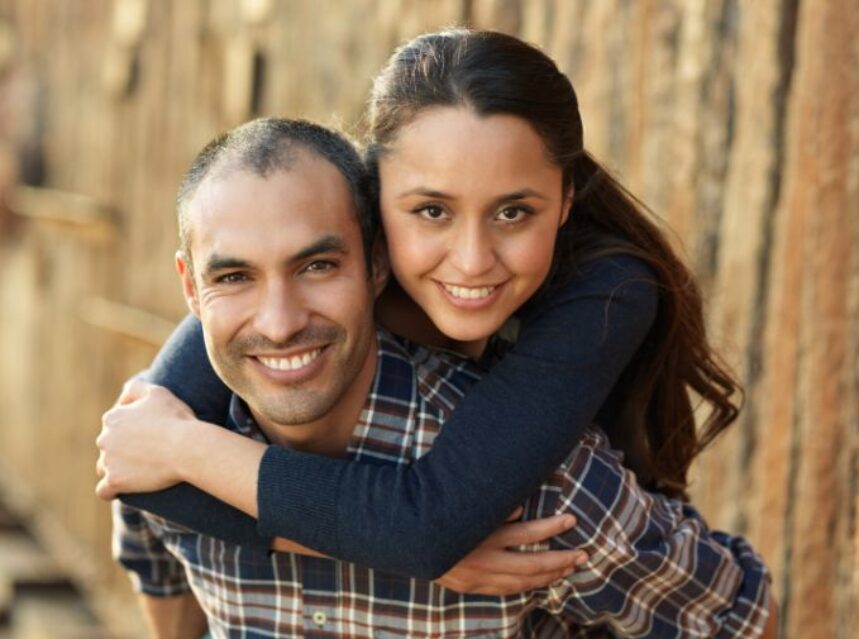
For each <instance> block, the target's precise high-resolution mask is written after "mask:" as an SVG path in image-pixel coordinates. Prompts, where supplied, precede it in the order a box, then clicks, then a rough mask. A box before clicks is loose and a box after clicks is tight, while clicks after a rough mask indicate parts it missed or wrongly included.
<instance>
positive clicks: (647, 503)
mask: <svg viewBox="0 0 859 639" xmlns="http://www.w3.org/2000/svg"><path fill="white" fill-rule="evenodd" d="M477 379H478V373H477V372H476V371H475V369H474V368H473V365H472V364H471V363H470V362H468V361H465V360H463V359H461V358H459V357H456V356H454V355H452V354H448V353H439V352H435V351H431V350H427V349H425V348H422V347H419V346H415V345H411V344H407V343H404V342H401V341H400V340H398V339H397V338H394V337H393V336H391V335H390V334H388V333H385V332H384V331H380V333H379V363H378V367H377V370H376V377H375V380H374V384H373V387H372V391H371V393H370V395H369V396H368V398H367V402H366V404H365V407H364V410H363V412H362V414H361V417H360V419H359V421H358V423H357V425H356V427H355V430H354V432H353V435H352V441H351V444H350V446H349V456H351V458H353V459H356V460H367V461H374V462H378V461H384V462H392V463H402V464H405V463H409V462H410V461H412V460H414V459H415V458H417V457H419V456H421V455H422V454H424V453H426V452H427V451H428V450H429V448H430V447H431V446H432V443H433V440H434V439H435V437H436V435H437V434H438V433H439V430H440V429H441V427H442V424H443V422H444V420H445V419H446V417H447V416H448V415H449V414H450V412H451V411H452V410H453V408H454V407H455V406H456V404H457V403H458V402H459V400H460V399H461V398H462V397H463V394H464V392H465V391H466V390H467V389H468V387H469V386H470V385H471V384H473V383H474V382H475V381H476V380H477ZM231 419H232V422H233V423H232V424H231V427H232V428H234V429H235V430H237V431H238V432H240V433H242V434H244V435H246V436H248V437H253V438H255V439H260V440H264V436H263V435H262V433H261V431H260V430H259V428H258V427H257V425H256V423H255V422H254V420H253V418H252V417H251V415H250V413H249V411H248V409H247V407H246V406H245V404H244V403H243V402H241V401H240V400H238V399H237V398H234V400H233V404H232V409H231ZM114 505H115V510H114V514H115V516H114V553H115V555H116V557H117V559H118V560H119V561H120V562H121V563H122V565H123V566H124V567H125V568H126V569H127V570H128V571H129V572H130V574H131V576H132V580H133V582H134V584H135V586H136V588H137V590H138V591H140V592H143V593H146V594H149V595H154V596H170V595H175V594H179V593H182V592H186V591H188V590H192V591H193V592H194V594H195V596H196V598H197V599H198V601H199V602H200V605H201V606H202V608H203V610H204V611H205V613H206V615H207V616H208V619H209V626H210V631H211V633H212V634H213V636H215V637H249V638H251V637H350V638H356V639H357V638H370V637H383V638H384V637H446V638H447V637H472V638H474V637H541V638H548V637H553V638H554V637H557V638H561V637H582V638H584V637H589V638H592V639H593V638H596V637H612V636H615V635H614V634H612V633H613V632H614V633H617V634H620V635H623V636H631V637H756V636H758V635H759V634H760V633H761V631H762V629H763V626H764V624H765V621H766V616H767V609H768V605H769V576H768V574H767V572H766V569H765V568H764V566H763V564H762V562H761V560H760V558H759V557H758V556H757V555H756V554H755V553H754V551H753V550H752V549H751V548H750V547H749V546H748V544H747V543H746V542H745V541H744V540H743V539H741V538H738V537H730V536H728V535H725V534H723V533H718V532H710V531H708V529H707V527H706V525H705V523H704V521H703V520H702V519H701V517H700V516H699V515H698V514H697V513H696V512H695V511H694V510H693V509H692V508H691V507H690V506H688V505H687V504H684V503H682V502H680V501H677V500H672V499H668V498H666V497H664V496H661V495H657V494H651V493H647V492H645V491H643V490H642V489H641V488H640V487H639V486H638V484H637V483H636V480H635V477H634V475H633V474H632V473H630V472H629V471H627V470H625V469H624V467H623V466H622V464H621V457H620V454H619V453H618V452H617V451H614V450H612V449H611V448H610V447H609V446H608V443H607V439H606V437H605V435H604V434H603V433H602V432H601V431H599V430H598V429H596V428H594V429H591V430H590V431H588V432H587V433H586V434H585V435H584V437H583V438H582V440H581V442H580V444H579V446H577V447H576V448H575V449H574V450H573V451H572V453H571V454H570V456H569V457H568V459H567V460H566V461H565V463H564V464H563V465H562V466H561V467H559V468H558V469H557V471H556V472H555V473H554V474H553V475H552V477H550V478H549V479H548V480H547V481H546V482H545V483H544V484H543V485H542V486H541V487H540V489H539V490H538V491H537V492H536V493H535V494H534V495H533V496H532V498H531V499H530V500H529V502H528V503H527V504H526V513H527V514H526V516H527V518H530V519H534V518H539V517H546V516H549V515H553V514H556V513H565V512H569V513H572V514H574V515H575V516H576V518H577V520H578V523H577V525H576V526H575V527H574V528H573V529H571V530H570V531H568V532H566V533H564V534H563V535H561V536H558V537H556V538H554V539H553V540H552V541H551V547H553V548H582V549H583V550H585V551H587V553H588V555H589V561H588V562H587V564H586V565H585V566H584V567H583V568H581V569H579V570H577V571H576V572H575V573H573V574H572V575H570V576H569V577H567V578H565V579H563V580H560V581H558V582H555V583H554V584H552V585H551V586H550V587H548V588H543V589H539V590H533V591H530V592H527V593H524V594H521V595H516V596H509V597H490V596H480V595H460V594H457V593H455V592H452V591H450V590H447V589H445V588H443V587H441V586H438V585H436V584H434V583H430V582H426V581H420V580H416V579H408V578H405V577H399V576H395V575H391V574H386V573H382V572H379V571H375V570H373V569H370V568H366V567H363V566H359V565H356V564H353V563H349V562H345V561H338V560H334V559H319V558H313V557H304V556H299V555H294V554H289V553H267V552H262V551H259V550H256V549H253V548H247V547H239V546H234V545H230V544H227V543H225V542H222V541H220V540H218V539H214V538H211V537H206V536H203V535H200V534H198V533H195V532H194V531H192V530H189V529H187V528H182V527H180V526H177V525H175V524H172V523H171V522H169V521H166V520H164V519H162V518H159V517H155V516H153V515H151V514H148V513H143V512H141V511H137V510H134V509H132V508H130V507H128V506H125V505H122V504H120V503H119V502H118V501H117V502H115V504H114ZM544 547H549V545H548V544H546V545H545V546H544Z"/></svg>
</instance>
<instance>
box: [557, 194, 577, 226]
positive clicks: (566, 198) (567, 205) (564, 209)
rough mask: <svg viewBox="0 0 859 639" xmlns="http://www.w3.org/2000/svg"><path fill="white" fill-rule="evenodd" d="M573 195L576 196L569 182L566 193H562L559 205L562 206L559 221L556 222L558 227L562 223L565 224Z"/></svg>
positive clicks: (571, 206)
mask: <svg viewBox="0 0 859 639" xmlns="http://www.w3.org/2000/svg"><path fill="white" fill-rule="evenodd" d="M575 196H576V189H575V187H574V186H573V185H572V184H571V185H570V188H569V189H567V193H566V195H564V201H563V203H562V204H561V207H562V208H561V223H560V224H558V228H560V227H562V226H563V225H564V224H566V223H567V220H568V219H569V218H570V211H571V210H572V208H573V200H574V199H575Z"/></svg>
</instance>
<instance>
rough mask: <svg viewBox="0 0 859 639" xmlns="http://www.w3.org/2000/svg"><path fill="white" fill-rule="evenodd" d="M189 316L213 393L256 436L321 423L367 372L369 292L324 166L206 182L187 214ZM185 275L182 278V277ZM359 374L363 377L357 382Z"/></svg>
mask: <svg viewBox="0 0 859 639" xmlns="http://www.w3.org/2000/svg"><path fill="white" fill-rule="evenodd" d="M188 222H189V224H190V229H191V241H190V244H191V246H190V252H191V257H192V262H193V268H190V269H189V268H188V265H187V264H186V263H185V262H184V260H183V259H182V257H181V254H180V256H179V257H178V259H177V262H178V267H179V271H180V274H181V275H182V279H183V284H184V288H185V294H186V298H187V299H188V303H189V306H190V307H191V309H192V311H193V312H195V313H196V314H197V315H198V316H199V317H200V319H201V321H202V324H203V331H204V334H205V339H206V348H207V350H208V353H209V358H210V359H211V361H212V364H213V366H214V368H215V370H216V371H217V372H218V374H219V375H220V376H221V378H222V379H223V380H224V382H225V383H226V384H227V385H228V386H229V387H230V388H231V389H232V390H233V391H234V392H235V393H236V394H238V395H239V396H240V397H242V398H243V399H244V400H245V401H246V402H247V403H248V405H249V406H250V408H251V410H252V411H253V413H254V415H255V417H256V418H257V419H258V420H259V421H260V423H261V424H262V425H274V426H282V425H298V424H310V423H311V422H315V421H316V420H320V419H322V418H324V417H326V416H329V415H330V413H331V412H332V410H335V409H336V408H337V407H338V406H339V405H340V404H341V403H342V402H343V401H344V400H348V397H349V395H350V391H352V393H353V394H354V393H355V392H358V393H359V394H360V395H361V397H360V398H355V399H360V401H361V403H363V396H364V395H365V394H366V390H367V389H366V388H359V389H358V390H357V391H355V390H353V387H354V386H355V382H356V380H358V378H359V377H361V376H362V375H363V377H362V378H367V376H368V375H370V376H372V372H373V370H374V369H375V358H374V357H372V356H371V355H373V354H374V353H375V351H372V353H371V352H370V348H371V346H372V345H373V344H374V343H375V342H374V336H375V327H374V325H373V320H372V310H373V301H374V294H375V292H376V291H375V290H374V289H375V288H376V285H377V284H378V282H376V281H370V280H368V277H367V271H366V266H365V261H364V252H363V247H362V243H361V232H360V229H359V226H358V223H357V220H356V213H355V205H354V199H353V197H352V194H351V192H350V190H349V187H348V185H347V183H346V180H345V179H344V178H343V176H342V175H341V174H340V173H339V172H338V171H337V169H336V168H335V167H334V166H333V165H331V164H330V163H328V162H327V161H325V160H323V159H321V158H318V157H316V156H315V155H312V154H310V153H307V152H302V153H301V155H300V156H299V157H298V158H297V159H296V161H295V164H294V166H293V167H292V168H291V169H289V170H282V171H277V172H275V173H273V174H270V175H269V176H268V177H266V178H262V177H260V176H258V175H255V174H253V173H251V172H248V171H244V170H234V171H229V172H227V173H226V174H224V175H218V174H217V173H216V174H214V175H213V176H209V177H207V178H206V179H205V180H204V182H203V183H202V184H201V185H200V187H199V188H198V190H197V192H196V194H195V195H194V197H193V199H192V200H191V201H190V202H189V204H188ZM191 271H193V273H192V272H191ZM368 367H369V371H368Z"/></svg>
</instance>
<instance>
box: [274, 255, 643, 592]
mask: <svg viewBox="0 0 859 639" xmlns="http://www.w3.org/2000/svg"><path fill="white" fill-rule="evenodd" d="M656 308H657V291H656V286H655V284H654V281H653V276H652V273H651V272H650V270H649V269H648V268H647V267H646V265H644V264H643V263H642V262H641V261H639V260H637V259H634V258H630V257H610V258H603V259H600V260H598V261H595V262H592V263H591V264H589V265H587V266H585V267H582V269H581V272H580V273H578V274H577V276H576V277H575V278H573V279H572V280H570V281H569V282H568V283H566V284H565V285H564V286H563V287H560V288H558V289H555V290H553V291H552V292H551V294H544V295H542V296H541V298H540V299H539V300H538V301H537V302H535V303H533V304H532V305H531V306H530V307H529V308H527V309H525V310H524V311H523V313H522V315H521V320H522V322H521V330H520V335H519V339H518V341H517V343H516V345H515V346H514V347H513V349H512V350H511V351H510V352H509V353H507V355H505V357H504V358H503V359H502V360H501V362H499V363H498V364H497V365H496V366H495V367H494V368H493V369H492V371H491V372H490V374H488V375H487V376H486V377H485V378H484V379H483V380H482V381H480V382H479V383H478V384H477V385H476V386H474V387H473V388H472V389H471V390H470V391H469V392H468V393H467V395H466V397H465V399H464V400H463V401H462V403H461V404H460V405H459V406H458V407H457V408H456V410H455V411H454V412H453V413H452V414H451V416H450V417H449V418H448V420H447V421H446V422H445V426H444V428H443V429H442V431H441V434H440V435H439V436H438V437H437V438H436V440H435V443H434V444H433V447H432V449H431V450H430V451H429V452H428V453H427V454H426V455H424V456H423V457H421V458H420V459H418V460H416V461H415V462H414V463H412V464H410V465H407V466H386V465H372V464H366V463H354V462H348V461H344V460H338V459H331V458H325V457H318V456H314V455H308V454H304V453H299V452H296V451H291V450H287V449H285V448H280V447H276V446H271V447H269V448H268V450H267V451H266V453H265V455H264V457H263V460H262V464H261V467H260V475H259V486H258V505H259V514H260V521H259V529H260V532H261V533H262V534H264V535H278V536H283V537H288V538H290V539H293V540H295V541H298V542H299V543H302V544H304V545H307V546H310V547H313V548H316V549H317V550H320V551H321V552H324V553H326V554H329V555H332V556H336V557H339V558H342V559H346V560H349V561H354V562H357V563H361V564H364V565H369V566H373V567H374V568H377V569H382V570H387V571H391V572H396V573H401V574H407V575H411V576H415V577H419V578H424V579H432V578H436V577H438V576H439V575H441V574H443V573H444V572H445V571H446V570H448V569H449V568H450V567H451V566H452V565H453V564H454V563H456V562H457V561H458V560H459V559H461V558H462V557H463V556H464V555H465V554H467V553H468V552H469V551H470V550H471V549H472V548H473V547H474V546H476V545H477V544H478V543H479V542H480V540H482V539H483V538H485V537H486V536H487V535H488V534H489V533H490V532H491V531H492V530H494V529H495V528H496V527H497V526H498V525H499V524H500V523H501V522H502V521H503V520H504V519H505V518H506V517H507V516H508V515H509V513H510V512H512V511H513V510H514V508H515V507H516V506H517V505H518V504H520V503H522V502H523V501H524V500H525V499H526V498H527V497H528V496H529V495H530V494H531V493H532V492H533V491H534V490H535V489H536V488H537V487H538V486H539V485H540V483H541V481H542V480H543V479H544V478H545V477H546V476H547V475H548V474H550V473H551V472H552V471H553V470H554V469H555V468H556V467H557V466H558V465H559V464H560V463H561V462H562V461H563V460H564V459H565V457H566V456H567V454H568V453H569V451H570V450H571V449H572V448H573V447H574V446H575V444H576V442H577V441H578V439H579V437H580V436H581V435H582V433H583V432H584V429H585V428H586V427H587V426H588V425H590V424H591V423H592V421H593V420H594V417H595V416H596V415H597V413H598V411H599V409H600V407H601V405H602V404H603V402H604V401H605V399H606V397H608V395H609V393H610V392H611V391H612V389H613V388H614V386H615V383H616V381H617V380H618V378H619V377H620V375H621V373H622V371H623V370H624V368H626V366H627V365H628V363H629V362H630V360H631V359H632V357H633V356H634V354H635V352H636V351H637V350H638V348H639V346H640V345H641V343H642V342H643V340H644V338H645V337H646V335H647V333H648V331H649V329H650V327H651V325H652V324H653V321H654V318H655V315H656Z"/></svg>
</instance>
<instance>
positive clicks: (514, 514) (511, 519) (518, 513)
mask: <svg viewBox="0 0 859 639" xmlns="http://www.w3.org/2000/svg"><path fill="white" fill-rule="evenodd" d="M524 512H525V508H524V507H522V506H517V507H516V510H514V511H513V512H512V513H510V516H509V517H507V519H505V520H504V521H506V522H514V521H519V518H520V517H522V513H524Z"/></svg>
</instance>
